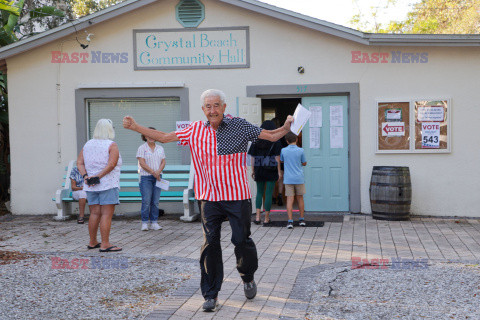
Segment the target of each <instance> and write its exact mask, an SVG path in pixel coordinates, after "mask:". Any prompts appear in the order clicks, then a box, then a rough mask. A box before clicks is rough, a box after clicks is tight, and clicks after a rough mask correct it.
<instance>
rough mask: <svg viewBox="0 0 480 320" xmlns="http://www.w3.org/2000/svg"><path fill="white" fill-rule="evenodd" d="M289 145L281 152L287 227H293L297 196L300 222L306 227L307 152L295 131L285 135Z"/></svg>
mask: <svg viewBox="0 0 480 320" xmlns="http://www.w3.org/2000/svg"><path fill="white" fill-rule="evenodd" d="M285 140H287V143H288V146H287V147H285V148H283V149H282V151H281V153H280V161H281V162H282V163H283V164H284V169H285V170H284V175H283V183H284V185H285V195H286V196H287V215H288V222H287V229H293V213H292V211H293V201H294V200H295V197H296V198H297V203H298V210H299V211H300V220H299V221H298V224H299V225H300V226H301V227H305V226H306V223H305V203H304V201H303V195H304V194H305V177H304V175H303V168H302V167H303V166H306V165H307V160H306V159H305V153H304V152H303V149H302V148H299V147H298V146H297V136H296V135H295V134H294V133H293V132H289V133H287V134H286V135H285Z"/></svg>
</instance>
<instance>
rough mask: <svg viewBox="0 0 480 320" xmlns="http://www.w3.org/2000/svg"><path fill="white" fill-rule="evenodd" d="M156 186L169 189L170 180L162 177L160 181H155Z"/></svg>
mask: <svg viewBox="0 0 480 320" xmlns="http://www.w3.org/2000/svg"><path fill="white" fill-rule="evenodd" d="M155 187H157V188H160V189H162V190H165V191H168V189H169V188H170V181H168V180H164V179H160V181H158V180H157V182H156V183H155Z"/></svg>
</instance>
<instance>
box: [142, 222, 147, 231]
mask: <svg viewBox="0 0 480 320" xmlns="http://www.w3.org/2000/svg"><path fill="white" fill-rule="evenodd" d="M142 231H148V224H146V223H142Z"/></svg>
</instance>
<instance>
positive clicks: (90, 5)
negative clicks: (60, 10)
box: [70, 0, 123, 18]
mask: <svg viewBox="0 0 480 320" xmlns="http://www.w3.org/2000/svg"><path fill="white" fill-rule="evenodd" d="M122 1H123V0H70V3H71V7H72V12H73V14H74V15H75V17H76V18H79V17H83V16H86V15H89V14H92V13H94V12H97V11H99V10H102V9H105V8H108V7H110V6H113V5H114V4H117V3H120V2H122Z"/></svg>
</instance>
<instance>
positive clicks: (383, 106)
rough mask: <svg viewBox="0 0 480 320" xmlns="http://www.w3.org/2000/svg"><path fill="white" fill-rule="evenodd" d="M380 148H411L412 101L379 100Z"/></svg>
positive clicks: (378, 132)
mask: <svg viewBox="0 0 480 320" xmlns="http://www.w3.org/2000/svg"><path fill="white" fill-rule="evenodd" d="M377 106H378V114H377V119H378V121H377V123H378V129H377V137H378V150H379V151H380V150H409V149H410V102H408V101H407V102H378V104H377Z"/></svg>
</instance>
